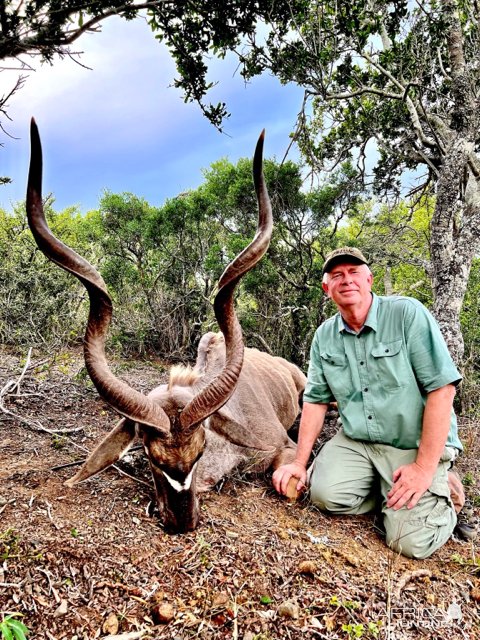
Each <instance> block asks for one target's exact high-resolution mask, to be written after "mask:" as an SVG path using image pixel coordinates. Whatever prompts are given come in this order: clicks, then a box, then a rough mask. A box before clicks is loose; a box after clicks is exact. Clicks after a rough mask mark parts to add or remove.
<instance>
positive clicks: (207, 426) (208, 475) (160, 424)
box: [27, 120, 305, 532]
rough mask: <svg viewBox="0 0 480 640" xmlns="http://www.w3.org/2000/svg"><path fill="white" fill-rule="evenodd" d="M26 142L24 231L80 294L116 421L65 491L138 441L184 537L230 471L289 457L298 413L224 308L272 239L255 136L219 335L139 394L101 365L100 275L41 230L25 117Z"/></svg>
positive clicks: (105, 302)
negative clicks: (251, 231) (252, 218)
mask: <svg viewBox="0 0 480 640" xmlns="http://www.w3.org/2000/svg"><path fill="white" fill-rule="evenodd" d="M31 145H32V150H31V160H30V171H29V176H28V189H27V214H28V220H29V224H30V228H31V230H32V233H33V235H34V237H35V240H36V242H37V244H38V246H39V248H40V249H41V251H42V252H43V253H44V254H45V255H46V256H47V257H48V258H50V260H52V261H53V262H55V263H56V264H57V265H59V266H60V267H62V268H63V269H65V270H66V271H69V272H70V273H72V274H73V275H74V276H76V277H77V278H78V279H79V280H80V281H81V282H82V284H83V285H84V286H85V288H86V289H87V291H88V294H89V300H90V312H89V317H88V323H87V328H86V334H85V339H84V357H85V364H86V368H87V371H88V373H89V375H90V377H91V379H92V381H93V383H94V385H95V387H96V388H97V390H98V393H99V394H100V396H101V397H102V398H103V399H104V400H105V401H106V402H107V403H109V404H110V405H111V406H112V407H113V408H114V409H115V410H116V411H117V412H118V413H119V414H120V415H121V416H122V419H121V420H120V422H119V423H118V424H117V425H116V426H115V427H114V429H112V431H111V432H110V433H109V434H108V435H107V436H106V437H105V439H104V440H103V441H102V442H101V443H100V444H99V445H98V446H97V448H96V449H95V450H94V451H93V452H92V453H91V455H90V456H89V457H88V459H87V460H86V462H85V463H84V465H83V466H82V468H81V469H80V471H79V472H78V473H77V474H76V475H75V476H74V477H73V478H71V479H70V480H68V481H67V485H68V486H72V485H74V484H76V483H77V482H81V481H82V480H86V479H87V478H90V477H91V476H93V475H94V474H96V473H98V472H99V471H102V470H103V469H105V468H106V467H108V466H110V465H111V464H113V463H114V462H116V461H117V460H119V459H120V458H121V457H122V456H123V455H124V454H125V453H126V452H127V450H128V449H129V447H130V446H131V445H132V443H133V441H134V439H135V437H136V436H137V435H138V436H139V437H140V438H141V439H142V441H143V446H144V448H145V451H146V454H147V456H148V460H149V463H150V468H151V472H152V476H153V480H154V484H155V489H156V494H157V503H158V508H159V511H160V514H161V516H162V519H163V523H164V526H165V529H166V530H168V531H172V532H184V531H188V530H192V529H194V528H195V527H196V526H197V524H198V521H199V499H198V493H199V492H201V491H206V490H208V489H209V488H211V487H213V486H214V485H215V484H216V483H217V482H218V481H219V480H220V479H221V478H222V477H223V476H225V475H226V474H228V473H230V472H231V471H232V470H233V469H234V468H236V467H239V466H246V467H247V468H248V469H250V470H255V471H259V470H265V469H267V468H269V467H271V466H273V467H274V468H276V467H277V466H279V465H281V464H283V463H285V462H289V461H291V460H292V459H293V457H294V454H295V444H294V443H293V442H292V440H290V438H289V437H288V435H287V429H289V428H290V427H291V426H292V424H293V422H294V421H295V418H296V417H297V415H298V412H299V396H300V395H301V393H302V391H303V388H304V385H305V377H304V375H303V373H302V372H301V371H300V370H299V369H298V368H297V367H295V366H294V365H292V364H290V363H289V362H287V361H286V360H283V359H282V358H275V357H273V356H270V355H268V354H266V353H262V352H260V351H257V350H256V349H247V348H244V345H243V340H242V330H241V327H240V324H239V322H238V319H237V316H236V313H235V309H234V304H233V293H234V289H235V286H236V285H237V283H238V282H239V280H240V278H241V277H242V276H243V275H244V274H245V273H247V271H249V270H250V269H251V268H252V267H253V266H254V265H255V264H256V263H257V262H258V261H259V260H260V259H261V257H262V256H263V255H264V253H265V252H266V250H267V248H268V245H269V242H270V237H271V233H272V213H271V207H270V201H269V197H268V193H267V189H266V186H265V182H264V178H263V172H262V151H263V132H262V134H261V136H260V138H259V141H258V143H257V148H256V150H255V157H254V169H253V174H254V182H255V189H256V193H257V199H258V208H259V221H258V229H257V233H256V235H255V238H254V239H253V240H252V242H251V243H250V244H249V245H248V247H246V249H244V250H243V251H242V252H241V253H240V254H239V255H238V256H237V257H236V258H235V260H233V262H231V263H230V264H229V265H228V267H227V268H226V269H225V272H224V273H223V275H222V276H221V278H220V280H219V282H218V292H217V295H216V298H215V301H214V311H215V316H216V318H217V321H218V325H219V328H220V330H221V333H218V334H215V333H207V334H206V335H204V336H203V337H202V339H201V341H200V343H199V346H198V354H197V360H196V364H195V366H194V368H193V369H190V368H185V367H178V366H177V367H173V368H172V370H171V372H170V380H169V383H168V384H166V385H161V386H159V387H157V388H156V389H154V390H153V391H152V392H151V393H149V394H148V395H144V394H142V393H140V392H139V391H136V390H135V389H133V388H131V387H130V386H129V385H128V384H127V383H125V382H124V381H122V380H120V379H119V378H117V377H116V376H115V375H114V374H113V373H112V371H111V370H110V368H109V366H108V363H107V360H106V355H105V338H106V334H107V331H108V327H109V325H110V320H111V316H112V303H111V299H110V296H109V294H108V292H107V290H106V286H105V283H104V281H103V279H102V277H101V276H100V274H99V273H98V272H97V270H96V269H95V268H94V267H93V266H92V265H91V264H90V263H88V262H87V261H86V260H85V259H84V258H82V257H81V256H79V255H78V254H77V253H75V252H74V251H73V250H72V249H70V248H69V247H67V246H65V245H64V244H63V243H62V242H60V241H59V240H58V239H57V238H55V237H54V236H53V235H52V233H51V232H50V230H49V228H48V225H47V223H46V220H45V216H44V213H43V206H42V197H41V182H42V150H41V145H40V138H39V134H38V129H37V126H36V124H35V121H34V120H32V125H31Z"/></svg>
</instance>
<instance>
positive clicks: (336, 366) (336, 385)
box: [320, 351, 351, 400]
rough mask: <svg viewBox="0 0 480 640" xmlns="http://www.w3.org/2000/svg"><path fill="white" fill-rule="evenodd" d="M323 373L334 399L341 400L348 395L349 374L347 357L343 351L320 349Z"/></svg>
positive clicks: (349, 385)
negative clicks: (335, 351)
mask: <svg viewBox="0 0 480 640" xmlns="http://www.w3.org/2000/svg"><path fill="white" fill-rule="evenodd" d="M320 357H321V359H322V368H323V375H324V376H325V379H326V381H327V383H328V386H329V387H330V390H331V392H332V393H333V395H334V396H335V399H336V400H341V399H342V398H345V397H346V396H347V395H348V391H350V389H351V375H350V371H349V369H348V366H347V358H346V356H345V354H344V353H330V352H328V351H322V353H320Z"/></svg>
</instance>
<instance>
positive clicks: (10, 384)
mask: <svg viewBox="0 0 480 640" xmlns="http://www.w3.org/2000/svg"><path fill="white" fill-rule="evenodd" d="M31 356H32V347H30V349H29V350H28V354H27V359H26V362H25V365H24V367H23V369H22V372H21V373H20V376H19V377H18V379H17V380H7V382H6V383H5V385H4V386H3V387H2V389H1V390H0V410H1V411H2V412H3V413H5V414H6V415H8V416H11V417H12V418H16V419H17V420H19V421H20V422H21V423H23V424H26V425H27V426H28V427H30V428H31V429H34V430H35V431H45V433H50V434H52V435H57V434H64V433H73V432H75V431H81V430H82V429H83V427H75V428H72V429H47V427H44V426H43V424H42V423H41V422H40V421H39V420H29V419H28V418H25V417H24V416H21V415H19V414H17V413H14V412H13V411H10V409H7V407H6V406H5V403H4V398H6V397H7V396H8V395H10V394H12V393H13V392H14V391H15V390H16V394H15V395H16V396H17V397H18V396H20V383H21V382H22V380H23V378H24V377H25V374H26V372H27V370H28V368H29V367H30V361H31Z"/></svg>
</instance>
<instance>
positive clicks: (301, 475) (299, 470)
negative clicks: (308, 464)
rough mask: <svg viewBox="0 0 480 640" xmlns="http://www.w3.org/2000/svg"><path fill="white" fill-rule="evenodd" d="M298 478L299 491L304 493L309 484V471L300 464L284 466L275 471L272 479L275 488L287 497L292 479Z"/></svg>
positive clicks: (292, 463) (294, 463) (293, 463)
mask: <svg viewBox="0 0 480 640" xmlns="http://www.w3.org/2000/svg"><path fill="white" fill-rule="evenodd" d="M292 477H293V478H298V483H297V487H296V489H297V491H298V492H300V491H303V489H304V488H305V487H306V483H307V469H306V468H305V466H304V465H303V464H301V463H300V462H291V463H290V464H284V465H282V466H281V467H278V469H277V470H276V471H275V473H274V474H273V477H272V482H273V486H274V487H275V489H276V490H277V491H278V493H280V494H281V495H282V496H286V495H287V487H288V483H289V481H290V478H292Z"/></svg>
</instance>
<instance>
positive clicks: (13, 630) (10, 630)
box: [0, 613, 29, 640]
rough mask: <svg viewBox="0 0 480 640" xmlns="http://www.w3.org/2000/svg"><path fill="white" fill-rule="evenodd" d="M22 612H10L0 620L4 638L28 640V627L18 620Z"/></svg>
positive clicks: (3, 639)
mask: <svg viewBox="0 0 480 640" xmlns="http://www.w3.org/2000/svg"><path fill="white" fill-rule="evenodd" d="M21 615H22V614H21V613H8V614H7V615H6V616H5V617H4V618H3V620H2V621H1V622H0V634H1V638H2V640H26V636H27V634H28V633H29V631H28V628H27V627H26V626H25V625H24V624H23V622H20V620H17V618H18V617H19V616H21Z"/></svg>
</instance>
